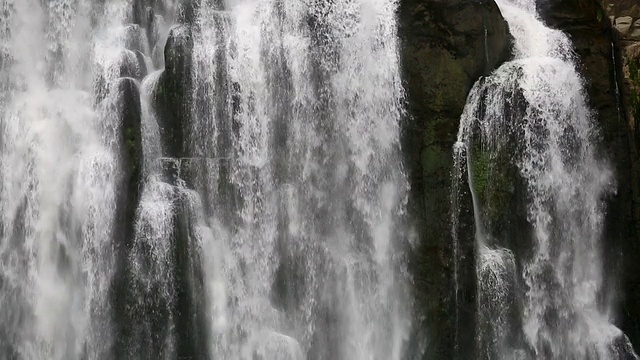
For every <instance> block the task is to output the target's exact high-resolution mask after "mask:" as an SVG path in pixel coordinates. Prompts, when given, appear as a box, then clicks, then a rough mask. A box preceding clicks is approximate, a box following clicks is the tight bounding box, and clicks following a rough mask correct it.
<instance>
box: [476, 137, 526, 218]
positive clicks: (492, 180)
mask: <svg viewBox="0 0 640 360" xmlns="http://www.w3.org/2000/svg"><path fill="white" fill-rule="evenodd" d="M513 169H514V167H513V165H512V164H511V162H510V161H509V156H508V154H507V153H506V152H505V151H501V152H498V153H494V152H488V151H483V150H480V149H475V151H474V152H473V155H472V157H471V173H472V174H471V176H472V179H473V186H474V190H475V194H476V198H477V200H478V201H479V203H480V206H481V208H482V209H483V213H484V215H485V217H486V218H487V220H488V221H489V222H491V223H497V222H502V221H503V219H504V218H505V216H506V215H508V212H509V204H510V202H511V196H512V194H513V191H514V179H515V176H516V174H514V173H513Z"/></svg>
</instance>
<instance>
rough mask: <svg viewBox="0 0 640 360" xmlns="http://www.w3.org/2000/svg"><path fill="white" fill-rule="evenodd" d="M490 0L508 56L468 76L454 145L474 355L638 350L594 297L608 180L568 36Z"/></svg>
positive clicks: (525, 11) (626, 353) (512, 4)
mask: <svg viewBox="0 0 640 360" xmlns="http://www.w3.org/2000/svg"><path fill="white" fill-rule="evenodd" d="M497 3H498V5H499V7H500V10H501V11H502V13H503V16H504V17H505V19H506V20H507V22H508V24H509V28H510V31H511V33H512V35H513V37H514V40H515V42H514V47H515V49H514V52H515V54H514V55H515V59H514V60H513V61H511V62H508V63H506V64H504V65H503V66H501V67H500V68H499V69H497V70H496V71H495V72H494V73H493V74H492V75H491V76H489V77H487V78H484V79H481V80H480V81H479V82H478V83H477V84H476V85H475V86H474V88H473V89H472V91H471V93H470V95H469V97H468V101H467V105H466V107H465V110H464V114H463V116H462V118H461V124H460V130H459V133H458V143H457V144H456V146H455V154H456V159H455V160H456V172H455V173H456V174H462V173H464V172H465V170H466V169H463V168H462V167H465V166H467V165H468V171H466V173H467V174H468V178H469V181H468V182H469V184H470V186H471V189H472V194H473V203H474V208H475V209H474V213H475V216H476V220H475V221H476V242H477V249H478V250H477V276H478V297H477V299H478V315H477V322H478V323H477V325H478V332H479V334H478V336H477V345H478V348H477V351H478V356H479V357H482V358H487V359H495V358H504V359H511V358H545V359H622V358H624V359H627V358H630V359H634V358H637V356H636V355H635V354H634V353H633V350H632V348H631V345H630V344H629V342H628V340H627V338H626V336H625V335H624V334H623V333H622V332H621V331H620V330H618V329H617V328H615V327H614V326H613V325H611V324H610V323H609V318H608V312H609V309H608V304H606V303H604V301H603V300H602V299H604V298H606V297H604V296H602V295H603V294H602V292H603V286H602V281H603V276H602V273H603V268H602V258H601V252H602V246H601V244H600V239H601V235H602V229H603V219H604V197H605V196H607V194H609V193H611V192H612V190H613V188H614V184H613V176H612V172H611V170H610V168H609V164H608V163H607V161H606V160H605V159H603V158H602V157H601V156H599V155H598V153H597V145H596V144H597V142H598V131H597V129H596V125H595V122H594V117H593V114H592V113H591V111H590V110H589V109H588V107H587V104H586V98H585V94H584V86H583V82H582V79H581V78H580V76H579V75H578V73H577V71H576V67H575V64H574V59H573V53H572V47H571V42H570V40H569V39H568V38H567V36H565V35H564V34H563V33H562V32H560V31H557V30H552V29H549V28H547V27H545V26H544V25H543V23H542V22H541V21H540V20H539V18H538V15H537V14H536V5H535V1H531V0H499V1H497ZM465 164H467V165H465ZM454 180H455V181H460V180H461V178H460V177H459V176H456V177H454ZM455 188H456V187H454V189H455ZM454 198H455V197H454ZM454 205H455V204H454ZM456 214H457V213H455V212H454V215H456ZM522 219H523V220H522ZM456 223H457V222H456V221H454V224H456ZM454 234H455V232H454Z"/></svg>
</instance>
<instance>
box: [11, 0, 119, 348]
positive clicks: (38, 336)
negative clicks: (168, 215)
mask: <svg viewBox="0 0 640 360" xmlns="http://www.w3.org/2000/svg"><path fill="white" fill-rule="evenodd" d="M127 8H128V4H127V3H126V2H124V1H110V2H108V3H102V2H97V1H96V2H95V3H94V2H93V1H89V0H76V1H71V0H69V1H65V0H61V1H48V2H47V1H37V0H2V1H0V24H1V26H0V37H1V42H0V46H1V52H0V56H1V59H2V60H1V61H0V78H2V88H1V89H0V91H1V92H2V94H1V95H0V99H1V100H0V128H1V129H2V131H1V134H0V136H1V138H0V139H1V140H0V141H1V152H0V163H1V169H0V177H1V179H0V184H2V188H1V192H0V194H1V195H0V206H1V208H2V218H1V227H0V229H1V234H0V235H1V239H0V303H1V304H2V311H0V357H2V358H6V359H15V358H17V359H78V358H80V357H81V356H83V357H88V358H102V357H104V356H106V354H107V353H108V351H109V349H110V346H111V342H112V336H111V313H110V312H111V311H110V302H109V299H108V291H109V286H110V283H111V276H112V275H113V271H114V267H113V265H114V252H113V247H114V245H113V242H112V232H113V226H114V209H115V206H116V204H115V202H116V199H115V198H116V184H117V183H118V181H119V177H120V172H119V166H118V156H117V143H118V137H117V131H116V129H117V127H118V123H117V122H118V119H117V118H116V117H115V116H114V114H113V113H112V110H113V109H112V108H111V105H113V98H114V96H115V94H114V91H112V90H111V89H110V87H111V83H112V81H113V80H114V79H115V77H117V75H116V74H115V73H116V72H117V64H116V63H117V58H118V55H119V52H118V50H119V48H120V47H121V46H120V45H119V44H120V43H121V42H122V35H123V34H122V31H121V30H122V29H121V26H120V24H121V23H122V21H123V20H124V17H125V12H126V9H127ZM96 78H101V79H103V81H102V82H101V83H100V84H98V86H97V88H101V89H102V91H100V93H101V94H102V97H94V96H93V95H94V91H93V90H94V83H93V82H94V79H96Z"/></svg>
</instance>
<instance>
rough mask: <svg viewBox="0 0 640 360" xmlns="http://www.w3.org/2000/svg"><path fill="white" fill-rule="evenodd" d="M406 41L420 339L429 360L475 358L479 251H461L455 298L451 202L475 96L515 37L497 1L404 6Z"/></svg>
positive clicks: (407, 142) (469, 246) (442, 0)
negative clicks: (459, 138)
mask: <svg viewBox="0 0 640 360" xmlns="http://www.w3.org/2000/svg"><path fill="white" fill-rule="evenodd" d="M399 34H400V37H401V40H402V42H403V44H402V64H403V72H404V78H405V88H406V90H407V101H408V110H409V115H408V119H407V121H406V123H405V124H404V134H403V148H404V151H405V154H406V164H407V168H408V171H409V176H410V182H411V189H412V190H411V200H410V205H409V206H410V208H411V212H412V214H413V216H414V220H415V223H416V226H417V229H418V233H419V238H420V241H419V244H417V245H416V248H415V249H414V256H413V260H412V264H411V269H412V272H413V276H414V281H415V288H416V290H415V291H416V294H415V296H416V298H417V304H416V306H417V311H418V314H417V315H418V316H420V317H421V318H422V319H424V321H423V324H422V325H421V326H420V331H424V332H426V334H424V335H425V336H427V337H428V338H429V339H430V340H429V342H428V344H427V345H425V346H426V353H425V354H424V357H425V358H428V359H451V358H469V357H468V356H470V355H471V354H472V349H473V346H474V330H473V329H474V322H475V320H474V319H475V306H476V305H475V303H476V301H475V285H474V284H475V261H474V256H475V244H474V241H473V236H471V239H467V241H465V242H464V243H463V244H461V251H462V252H463V254H462V258H461V259H462V261H461V262H460V263H459V264H457V265H458V266H457V267H458V268H459V269H460V272H459V273H458V275H459V276H458V286H457V288H458V289H460V291H459V292H458V294H457V296H456V294H455V291H454V290H452V289H455V288H456V286H454V284H453V277H452V276H453V273H454V271H453V270H454V269H453V266H454V260H453V259H454V256H453V253H452V251H453V248H452V246H451V244H452V239H451V225H450V213H451V209H450V195H449V194H450V185H451V175H450V174H451V167H452V146H453V144H454V142H455V139H456V134H457V132H458V124H459V119H460V115H461V114H462V110H463V108H464V105H465V103H466V98H467V94H468V92H469V90H470V89H471V87H472V86H473V84H474V83H475V81H476V80H477V79H478V78H479V77H480V76H482V75H486V74H488V73H489V72H490V71H491V70H493V69H494V68H496V67H497V66H499V65H500V64H501V63H502V62H503V61H505V60H506V59H508V57H509V56H510V35H509V32H508V28H507V24H506V22H505V21H504V19H503V18H502V16H501V14H500V11H499V9H498V7H497V5H496V4H495V3H494V2H493V0H481V1H467V0H428V1H424V0H422V1H420V0H406V1H403V2H402V3H401V9H400V29H399ZM466 214H467V215H466V216H472V215H469V214H471V213H470V212H468V211H467V212H466ZM471 223H472V221H471ZM456 299H457V301H455V300H456ZM454 314H457V315H456V316H454ZM417 337H420V336H417ZM416 347H420V346H418V345H416Z"/></svg>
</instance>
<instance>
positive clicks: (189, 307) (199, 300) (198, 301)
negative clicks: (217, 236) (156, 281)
mask: <svg viewBox="0 0 640 360" xmlns="http://www.w3.org/2000/svg"><path fill="white" fill-rule="evenodd" d="M175 207H176V211H175V218H174V220H173V223H174V224H175V228H174V234H173V236H172V239H174V244H173V249H174V257H175V264H174V275H173V276H174V278H175V279H176V308H175V315H174V318H175V319H176V333H177V339H176V340H177V344H176V345H177V346H176V356H177V358H179V359H205V358H207V356H206V354H207V346H208V345H207V344H208V336H207V320H206V319H207V303H206V297H205V294H206V292H205V288H204V274H203V272H202V271H203V270H202V249H201V248H200V242H199V241H198V238H197V235H196V233H195V231H196V230H195V227H194V225H195V224H194V223H193V219H194V218H195V214H194V208H193V203H192V202H191V201H190V199H189V195H188V193H185V192H182V191H179V194H178V197H177V199H176V204H175Z"/></svg>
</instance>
